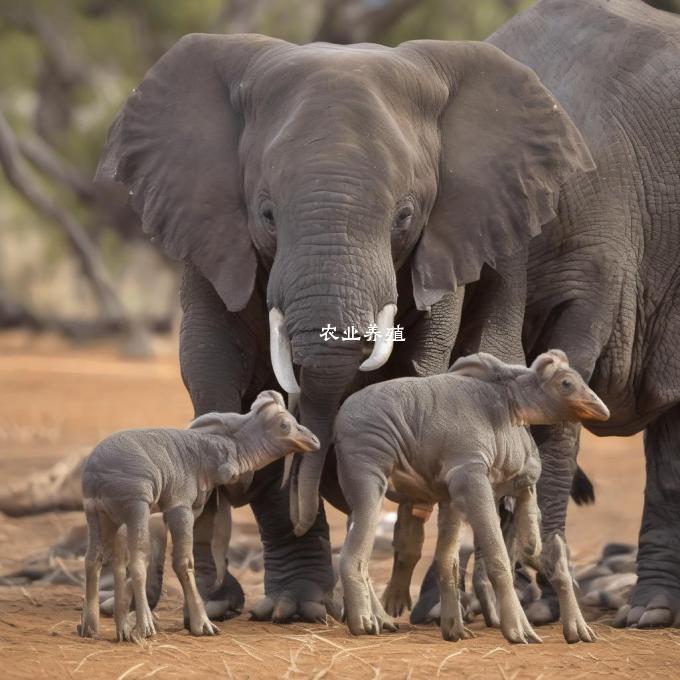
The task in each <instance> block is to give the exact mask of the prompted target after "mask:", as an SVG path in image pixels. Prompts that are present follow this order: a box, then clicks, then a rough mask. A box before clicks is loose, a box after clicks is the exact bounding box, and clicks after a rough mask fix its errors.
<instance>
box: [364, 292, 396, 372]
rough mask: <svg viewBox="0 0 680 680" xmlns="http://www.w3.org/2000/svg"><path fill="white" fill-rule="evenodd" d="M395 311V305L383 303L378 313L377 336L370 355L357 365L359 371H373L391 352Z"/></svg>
mask: <svg viewBox="0 0 680 680" xmlns="http://www.w3.org/2000/svg"><path fill="white" fill-rule="evenodd" d="M396 313H397V305H393V304H389V305H385V306H384V307H383V308H382V309H381V310H380V312H379V313H378V320H377V321H376V325H377V326H378V331H377V333H378V336H377V339H376V341H375V344H374V345H373V351H372V352H371V356H370V357H368V359H366V361H364V363H363V364H361V366H359V370H360V371H375V369H376V368H380V367H381V366H382V365H383V364H384V363H385V362H386V361H387V360H388V359H389V358H390V354H392V346H393V345H394V335H393V328H394V317H395V315H396Z"/></svg>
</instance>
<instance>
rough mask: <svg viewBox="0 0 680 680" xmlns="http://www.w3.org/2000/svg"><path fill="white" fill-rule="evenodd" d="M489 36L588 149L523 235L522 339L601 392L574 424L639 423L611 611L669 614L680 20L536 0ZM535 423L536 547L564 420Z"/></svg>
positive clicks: (676, 423) (613, 429)
mask: <svg viewBox="0 0 680 680" xmlns="http://www.w3.org/2000/svg"><path fill="white" fill-rule="evenodd" d="M489 42H490V43H492V44H494V45H496V46H498V47H500V48H501V49H502V50H504V51H505V52H506V53H507V54H509V55H511V56H513V57H514V58H515V59H518V60H520V61H522V62H523V63H525V64H527V65H528V66H530V67H531V68H532V69H534V70H535V71H536V73H537V74H538V75H539V77H540V78H541V81H542V82H543V83H544V84H545V85H546V86H547V87H548V88H550V90H551V91H552V92H553V93H554V94H555V96H556V98H557V99H558V100H559V102H560V103H561V104H562V106H564V108H565V110H566V111H567V112H568V113H569V114H570V116H571V117H572V119H573V120H574V122H575V123H576V125H577V126H578V128H579V130H580V131H581V132H582V133H583V135H584V138H585V139H586V142H587V144H588V146H589V148H590V150H591V152H592V154H593V157H594V159H595V162H596V166H597V171H596V172H594V173H589V174H587V175H584V174H577V175H575V176H574V178H573V179H571V180H570V181H569V182H567V184H566V185H565V186H564V187H563V189H562V191H561V192H560V203H559V210H558V219H557V220H556V221H555V223H554V224H551V225H549V226H547V227H546V228H545V229H544V231H543V233H542V234H541V235H540V236H539V237H538V238H536V239H535V240H534V241H532V243H531V246H530V256H529V266H528V302H527V305H528V306H527V311H526V321H525V329H524V336H525V344H526V348H527V353H528V354H529V355H530V356H531V355H535V354H537V353H538V352H541V351H542V349H543V348H547V347H552V346H558V347H561V348H562V349H564V350H565V351H566V353H567V354H568V356H569V359H570V362H571V365H572V366H574V367H575V368H577V370H579V371H580V372H581V374H582V375H583V376H584V378H586V379H588V380H589V381H590V385H591V387H592V388H593V389H594V390H595V391H596V392H597V393H598V394H599V395H600V396H601V397H602V398H603V399H604V401H605V402H606V403H607V405H608V406H609V408H610V410H611V414H612V415H611V418H610V420H609V421H608V422H607V423H598V424H593V425H592V426H591V425H588V429H590V430H592V431H593V432H595V433H596V434H598V435H624V436H625V435H631V434H634V433H635V432H639V431H640V430H643V429H644V430H645V457H646V460H647V482H646V489H645V501H644V511H643V518H642V527H641V529H640V538H639V552H638V557H637V571H638V582H637V585H636V586H635V588H634V590H633V592H632V594H631V598H630V604H629V605H627V606H626V607H624V608H622V609H621V610H620V611H619V614H618V615H617V618H616V620H615V623H616V625H620V626H624V625H637V626H641V627H643V626H656V625H672V624H675V625H680V405H679V403H680V354H679V353H678V351H677V348H676V347H677V342H678V338H679V337H680V19H679V18H678V17H677V16H675V15H671V14H667V13H665V12H661V11H658V10H654V9H652V8H651V7H649V6H647V5H645V4H643V3H642V2H639V1H638V0H543V1H542V2H539V3H537V4H536V5H535V6H534V7H533V8H531V9H530V10H528V11H527V12H525V13H524V14H522V15H519V16H517V17H516V18H514V19H512V20H511V21H510V22H509V23H508V24H506V25H505V26H504V27H502V28H501V29H500V30H499V31H498V32H497V33H495V34H494V35H493V36H491V38H490V39H489ZM539 437H540V439H541V440H543V441H542V444H541V457H542V459H543V476H542V479H541V483H540V486H539V501H540V504H541V507H542V513H543V521H544V529H545V533H546V536H545V537H544V545H547V547H548V549H547V552H546V554H547V555H548V556H550V554H551V551H552V552H553V553H554V552H555V551H559V550H562V549H564V544H563V541H562V537H563V535H564V528H565V515H566V508H567V500H568V496H569V487H570V484H571V479H572V476H573V473H574V469H575V466H576V454H577V450H578V441H579V428H578V427H576V426H571V425H565V426H562V427H558V428H552V429H550V430H547V431H545V430H544V431H543V432H542V433H540V435H539ZM548 568H549V565H548ZM530 613H531V612H530ZM536 613H537V615H538V616H539V617H541V618H544V617H545V616H546V614H545V610H544V609H543V608H536ZM555 614H556V612H555V611H554V608H553V611H552V616H554V615H555Z"/></svg>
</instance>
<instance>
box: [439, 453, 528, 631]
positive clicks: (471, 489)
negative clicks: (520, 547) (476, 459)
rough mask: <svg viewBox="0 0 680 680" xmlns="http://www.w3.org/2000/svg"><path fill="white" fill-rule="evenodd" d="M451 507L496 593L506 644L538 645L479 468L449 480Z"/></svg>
mask: <svg viewBox="0 0 680 680" xmlns="http://www.w3.org/2000/svg"><path fill="white" fill-rule="evenodd" d="M448 485H449V493H450V495H451V499H452V503H453V504H454V506H455V507H456V508H457V509H458V510H459V511H460V512H462V513H463V514H464V515H465V516H466V517H467V518H468V521H469V522H470V525H471V526H472V530H473V532H474V535H475V541H476V543H477V544H478V545H479V547H480V549H481V551H482V557H483V558H484V566H485V568H486V571H487V573H488V575H489V578H490V580H491V583H492V585H493V588H494V592H495V593H496V601H497V603H498V606H499V609H500V623H501V630H502V631H503V635H504V636H505V638H506V639H507V640H508V641H510V642H523V643H527V642H530V641H532V642H540V641H541V639H540V638H539V637H538V635H536V633H535V632H534V630H533V629H532V628H531V626H530V625H529V622H528V621H527V618H526V615H525V614H524V611H523V609H522V607H521V605H520V603H519V598H518V597H517V593H516V592H515V588H514V583H513V571H512V568H511V565H510V559H509V557H508V551H507V549H506V547H505V542H504V540H503V533H502V532H501V526H500V521H499V518H498V513H497V512H496V502H495V498H494V493H493V489H492V488H491V484H490V482H489V479H488V477H487V476H486V472H485V468H484V466H483V465H482V464H471V465H466V466H463V467H460V468H458V469H457V470H456V471H455V472H454V473H453V474H452V475H451V476H450V478H449V480H448Z"/></svg>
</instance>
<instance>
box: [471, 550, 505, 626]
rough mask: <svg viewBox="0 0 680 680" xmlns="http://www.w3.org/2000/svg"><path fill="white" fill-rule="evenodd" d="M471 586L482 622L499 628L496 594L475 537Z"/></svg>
mask: <svg viewBox="0 0 680 680" xmlns="http://www.w3.org/2000/svg"><path fill="white" fill-rule="evenodd" d="M472 587H473V589H474V592H475V597H476V598H477V600H478V601H479V607H480V609H481V610H482V616H483V617H484V623H485V624H486V625H487V626H488V627H489V628H500V625H501V620H500V617H499V616H498V609H497V607H496V596H495V594H494V592H493V590H494V589H493V585H492V584H491V581H490V580H489V575H488V574H487V573H486V567H485V566H484V558H483V557H482V551H481V548H480V547H479V545H477V539H476V538H475V566H474V567H473V569H472Z"/></svg>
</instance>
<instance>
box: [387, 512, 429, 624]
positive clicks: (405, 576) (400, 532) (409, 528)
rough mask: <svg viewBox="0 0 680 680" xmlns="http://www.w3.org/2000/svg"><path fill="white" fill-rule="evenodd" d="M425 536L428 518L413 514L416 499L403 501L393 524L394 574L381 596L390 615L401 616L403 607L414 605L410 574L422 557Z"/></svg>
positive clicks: (408, 607) (411, 574) (409, 607)
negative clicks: (426, 519) (412, 501)
mask: <svg viewBox="0 0 680 680" xmlns="http://www.w3.org/2000/svg"><path fill="white" fill-rule="evenodd" d="M424 540H425V521H424V520H423V518H421V517H415V516H414V515H413V503H400V504H399V510H398V512H397V522H396V524H395V525H394V541H393V546H394V564H393V566H392V576H391V577H390V582H389V583H388V584H387V588H386V589H385V592H384V593H383V596H382V602H383V604H384V605H385V611H386V612H387V613H388V614H389V615H390V616H401V614H402V612H403V611H404V609H411V604H412V603H411V593H410V587H411V577H412V576H413V570H414V569H415V566H416V564H418V560H420V556H421V554H422V549H423V541H424Z"/></svg>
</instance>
